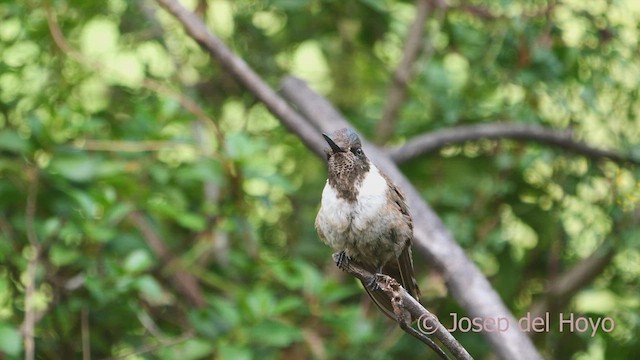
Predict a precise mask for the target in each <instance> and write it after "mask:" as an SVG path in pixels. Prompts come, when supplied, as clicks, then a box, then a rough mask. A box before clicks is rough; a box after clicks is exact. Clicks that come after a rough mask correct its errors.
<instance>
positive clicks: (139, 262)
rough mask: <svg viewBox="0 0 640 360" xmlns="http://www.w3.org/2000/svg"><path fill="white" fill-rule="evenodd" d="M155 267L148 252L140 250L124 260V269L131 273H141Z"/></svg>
mask: <svg viewBox="0 0 640 360" xmlns="http://www.w3.org/2000/svg"><path fill="white" fill-rule="evenodd" d="M152 265H153V258H152V257H151V255H150V254H149V252H148V251H146V250H142V249H138V250H135V251H133V252H132V253H131V254H129V256H127V258H126V259H125V260H124V269H125V270H126V271H127V272H130V273H141V272H143V271H145V270H148V269H149V268H150V267H151V266H152Z"/></svg>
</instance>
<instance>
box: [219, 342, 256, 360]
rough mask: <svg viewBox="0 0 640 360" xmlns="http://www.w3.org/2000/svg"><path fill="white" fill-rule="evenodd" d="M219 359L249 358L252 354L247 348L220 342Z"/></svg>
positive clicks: (243, 359)
mask: <svg viewBox="0 0 640 360" xmlns="http://www.w3.org/2000/svg"><path fill="white" fill-rule="evenodd" d="M218 358H219V359H233V360H251V359H252V358H253V356H252V355H251V351H249V350H248V349H247V348H245V347H242V346H238V345H232V344H220V346H219V347H218Z"/></svg>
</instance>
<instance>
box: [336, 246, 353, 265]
mask: <svg viewBox="0 0 640 360" xmlns="http://www.w3.org/2000/svg"><path fill="white" fill-rule="evenodd" d="M349 261H351V257H350V256H349V255H347V253H346V252H344V250H343V251H340V252H339V253H338V259H337V260H336V266H337V267H339V268H340V269H344V267H345V266H347V265H349Z"/></svg>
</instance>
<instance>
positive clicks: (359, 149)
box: [351, 148, 363, 156]
mask: <svg viewBox="0 0 640 360" xmlns="http://www.w3.org/2000/svg"><path fill="white" fill-rule="evenodd" d="M351 152H353V153H354V154H355V155H357V156H361V155H362V154H363V153H362V148H355V149H351Z"/></svg>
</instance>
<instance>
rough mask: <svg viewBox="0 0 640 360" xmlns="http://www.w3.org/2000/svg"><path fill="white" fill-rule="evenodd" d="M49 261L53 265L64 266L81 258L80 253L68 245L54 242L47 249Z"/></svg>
mask: <svg viewBox="0 0 640 360" xmlns="http://www.w3.org/2000/svg"><path fill="white" fill-rule="evenodd" d="M49 258H50V259H51V263H52V264H53V265H55V266H65V265H69V264H72V263H74V262H76V261H77V260H79V259H80V258H81V254H80V253H79V252H78V251H77V250H76V249H73V248H69V247H68V246H64V245H58V244H55V245H53V246H52V247H51V250H50V251H49Z"/></svg>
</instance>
